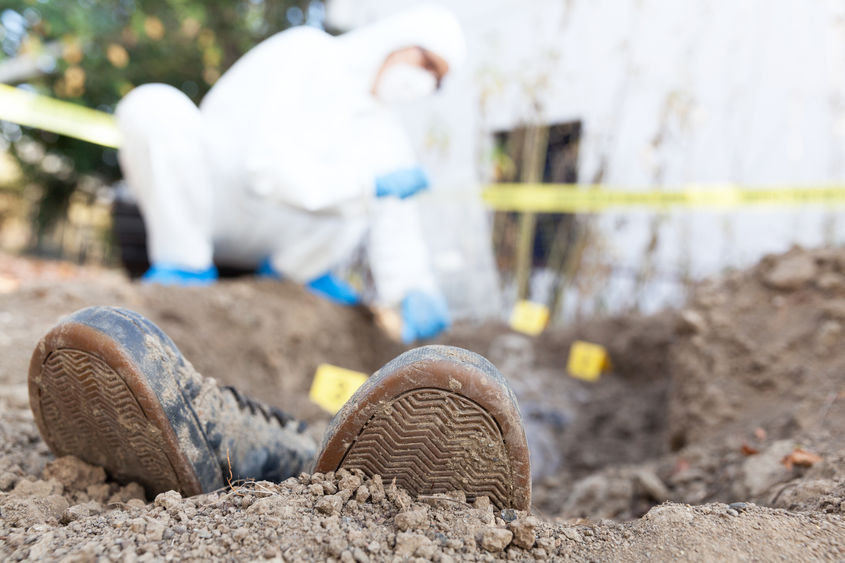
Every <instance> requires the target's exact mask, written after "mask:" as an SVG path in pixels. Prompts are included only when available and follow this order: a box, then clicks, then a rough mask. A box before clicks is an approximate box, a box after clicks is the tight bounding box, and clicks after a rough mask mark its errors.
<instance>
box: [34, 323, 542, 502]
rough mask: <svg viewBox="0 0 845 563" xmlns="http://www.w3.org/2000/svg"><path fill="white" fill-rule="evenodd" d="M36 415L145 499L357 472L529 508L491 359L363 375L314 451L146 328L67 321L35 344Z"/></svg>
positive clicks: (510, 416)
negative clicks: (234, 483)
mask: <svg viewBox="0 0 845 563" xmlns="http://www.w3.org/2000/svg"><path fill="white" fill-rule="evenodd" d="M29 396H30V405H31V407H32V411H33V413H34V415H35V420H36V423H37V424H38V428H39V430H40V431H41V435H42V436H43V438H44V441H45V442H47V444H48V445H49V447H50V448H51V449H52V450H53V452H54V453H55V454H56V455H74V456H76V457H78V458H80V459H82V460H84V461H86V462H88V463H91V464H93V465H98V466H102V467H104V468H105V469H106V471H107V472H108V473H109V474H110V475H111V476H112V477H113V478H114V479H116V480H118V481H123V482H127V481H136V482H138V483H140V484H142V485H143V486H144V488H145V489H146V491H147V494H148V495H150V496H152V495H155V494H158V493H160V492H163V491H167V490H171V489H172V490H177V491H180V492H181V493H182V494H184V495H195V494H199V493H203V492H208V491H213V490H216V489H219V488H221V487H224V486H225V485H226V484H227V482H229V479H230V475H231V476H233V477H234V478H235V479H237V478H247V479H256V480H268V481H277V482H278V481H282V480H284V479H286V478H288V477H290V476H294V475H298V474H299V473H300V472H302V471H318V472H328V471H337V470H338V469H341V468H346V469H349V470H354V469H360V470H361V471H363V472H364V473H365V474H366V475H368V476H373V475H381V477H382V479H384V480H385V481H386V482H388V483H389V482H392V480H393V479H396V483H397V484H398V485H400V486H402V487H404V488H405V489H407V490H408V491H409V492H410V493H411V494H415V495H420V494H433V493H448V492H451V491H463V492H464V493H465V494H466V496H467V498H468V499H469V500H472V499H473V498H476V497H479V496H482V495H484V496H487V497H489V499H490V500H491V501H492V502H493V504H494V505H496V506H498V507H499V508H508V507H510V508H517V509H523V510H524V509H527V508H528V507H529V506H530V503H531V484H530V471H529V462H528V448H527V445H526V441H525V432H524V430H523V427H522V421H521V418H520V414H519V410H518V407H517V404H516V399H515V398H514V395H513V392H512V391H511V389H510V387H509V386H508V384H507V383H506V381H505V380H504V378H503V377H502V376H501V374H500V373H499V372H498V371H497V370H496V368H494V367H493V366H492V365H491V364H490V363H489V362H488V361H487V360H485V359H484V358H482V357H481V356H479V355H477V354H473V353H471V352H468V351H466V350H462V349H459V348H453V347H447V346H426V347H422V348H417V349H415V350H411V351H409V352H406V353H404V354H402V355H401V356H399V357H397V358H396V359H394V360H393V361H391V362H390V363H388V364H387V365H386V366H384V367H383V368H382V369H381V370H379V371H378V372H376V373H375V374H374V375H373V376H372V377H370V378H369V379H368V380H367V382H366V383H365V384H364V385H363V386H362V387H361V388H360V389H359V390H358V391H357V392H356V393H355V395H354V396H353V397H352V398H351V399H350V400H349V401H348V402H347V404H346V405H345V406H344V407H343V409H341V411H340V412H339V413H338V414H337V415H336V416H335V418H334V419H333V420H332V422H331V424H330V426H329V428H328V430H327V432H326V434H325V436H324V438H323V443H322V446H321V447H320V449H319V451H318V449H317V447H316V444H314V442H313V441H312V440H311V439H310V437H308V435H307V434H305V433H304V432H303V430H304V424H302V423H299V422H297V421H295V420H293V419H292V418H291V417H289V416H287V415H285V414H284V413H282V412H281V411H279V410H277V409H274V408H270V407H267V406H265V405H262V404H260V403H258V402H256V401H253V400H251V399H249V398H247V397H245V396H243V395H242V394H240V393H239V392H238V391H237V390H236V389H234V388H232V387H222V386H218V384H217V383H216V382H215V381H214V380H213V379H209V378H204V377H202V376H200V375H199V374H198V373H196V371H194V369H193V368H192V367H191V365H190V364H189V363H188V362H187V361H185V359H184V358H183V357H182V355H181V353H180V352H179V350H178V349H177V348H176V345H175V344H174V343H173V341H172V340H171V339H170V338H169V337H168V336H167V335H165V334H164V333H163V332H162V331H161V330H160V329H159V328H158V327H157V326H155V325H154V324H153V323H152V322H150V321H149V320H147V319H146V318H144V317H143V316H141V315H139V314H137V313H134V312H132V311H128V310H125V309H118V308H112V307H92V308H88V309H83V310H81V311H78V312H76V313H74V314H73V315H70V316H69V317H67V318H66V319H65V320H63V321H62V322H61V323H60V324H59V325H57V326H56V327H54V328H53V329H52V330H51V331H50V332H49V333H48V334H47V335H46V336H45V337H44V338H43V339H42V340H41V342H39V344H38V346H37V348H36V349H35V352H34V353H33V356H32V361H31V363H30V369H29Z"/></svg>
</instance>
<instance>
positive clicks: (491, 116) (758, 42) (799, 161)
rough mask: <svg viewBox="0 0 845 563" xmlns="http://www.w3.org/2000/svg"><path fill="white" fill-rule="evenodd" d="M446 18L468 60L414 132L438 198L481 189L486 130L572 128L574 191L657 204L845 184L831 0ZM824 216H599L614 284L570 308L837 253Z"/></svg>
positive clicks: (582, 295) (485, 10)
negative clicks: (598, 190) (730, 186)
mask: <svg viewBox="0 0 845 563" xmlns="http://www.w3.org/2000/svg"><path fill="white" fill-rule="evenodd" d="M414 3H415V2H413V1H410V0H404V1H403V0H390V1H387V0H330V2H329V12H328V14H329V21H330V22H331V23H335V24H338V25H342V26H350V25H359V24H361V23H363V22H365V21H368V20H371V19H373V18H376V17H379V16H381V15H385V14H387V13H390V12H393V11H396V10H399V9H402V8H403V7H405V6H408V5H410V4H414ZM445 4H447V5H448V6H450V7H452V9H453V10H455V12H456V14H457V15H458V17H459V19H461V21H462V23H463V24H464V26H465V29H466V31H467V36H468V42H469V46H470V51H471V59H470V62H469V65H468V67H467V68H466V69H464V72H463V74H462V76H460V77H458V78H456V79H455V81H454V82H453V83H451V84H448V85H447V90H446V92H445V93H444V94H445V95H444V96H443V98H441V99H440V100H437V101H436V102H433V103H429V104H428V105H425V106H423V107H424V110H423V111H422V112H421V114H422V115H417V117H416V118H415V120H414V122H415V125H414V127H415V129H414V130H415V131H416V136H417V138H418V144H419V146H420V147H421V151H423V153H425V154H426V155H427V156H426V157H425V158H428V159H430V161H431V162H432V165H433V166H435V167H438V166H440V167H441V168H440V169H441V170H442V175H441V178H442V179H443V181H444V182H446V183H448V182H449V181H450V180H451V179H452V178H460V180H457V183H465V182H467V180H466V178H474V179H476V180H479V181H483V180H484V179H485V175H486V173H487V172H486V170H485V160H484V152H485V150H487V148H488V147H489V145H488V144H487V143H488V142H489V137H488V134H489V132H491V131H494V130H501V129H508V128H511V127H513V126H515V125H517V124H519V123H523V122H526V121H528V122H543V123H554V122H559V121H569V120H573V119H580V120H582V122H583V126H584V127H583V137H582V143H581V147H580V163H579V178H580V181H582V182H585V183H589V182H592V181H594V180H596V179H600V180H601V181H602V182H603V183H606V184H608V185H611V186H630V187H633V188H635V189H646V188H651V187H654V186H668V187H669V188H670V189H671V188H672V187H677V186H680V185H683V184H687V183H699V182H725V181H730V182H737V183H743V184H752V185H756V184H759V185H768V184H776V185H785V184H798V185H807V184H818V183H829V182H843V181H845V159H843V156H845V1H842V0H836V1H833V0H830V1H806V0H804V1H802V0H711V1H705V0H687V1H677V0H528V1H525V0H523V1H518V0H488V1H486V2H479V1H470V0H453V1H451V2H446V3H445ZM467 108H472V109H471V110H468V109H467ZM537 108H539V110H538V109H537ZM433 131H434V132H436V133H433ZM432 139H440V143H439V144H438V143H437V142H433V141H432ZM444 139H445V141H444ZM438 147H439V148H438ZM437 151H440V156H437V157H434V156H432V154H433V153H434V152H437ZM840 214H841V212H840V211H839V210H826V209H822V208H809V209H807V208H805V209H801V210H747V209H746V210H737V211H732V212H714V211H701V212H694V211H676V212H671V213H668V214H661V215H657V214H655V213H650V212H647V211H634V212H631V211H624V212H622V211H619V212H612V213H604V214H602V215H601V216H600V217H598V218H597V219H596V224H597V229H598V233H599V239H600V240H597V241H596V242H595V244H593V245H592V246H591V248H590V249H589V250H588V259H589V260H590V264H592V265H596V266H597V265H599V264H603V265H608V266H610V268H611V271H612V273H611V275H610V276H608V277H607V278H606V281H605V283H598V284H594V285H593V286H592V287H585V288H581V289H580V290H579V291H577V292H576V291H575V290H573V292H572V294H571V295H569V296H568V302H569V303H570V308H569V311H570V312H571V311H573V310H575V309H576V308H577V309H581V310H582V312H591V311H592V310H593V309H594V308H596V307H600V306H602V307H607V308H609V309H611V310H617V309H620V308H623V307H627V306H631V305H638V306H640V307H641V308H644V309H646V310H651V309H655V308H659V307H660V306H662V305H663V304H665V303H673V302H678V301H679V300H680V299H681V297H682V289H683V288H682V287H681V285H680V283H679V282H678V281H677V277H678V275H679V274H680V273H685V274H689V275H691V276H693V277H696V278H697V277H701V276H706V275H711V274H714V273H717V272H719V271H721V270H722V269H724V268H725V267H732V266H743V265H746V264H748V263H750V262H753V261H756V260H757V259H759V257H760V256H761V255H762V254H763V253H767V252H775V251H782V250H785V249H787V248H788V247H789V246H790V245H791V244H802V245H809V246H815V245H820V244H823V243H825V242H828V243H830V242H835V243H842V242H843V241H845V227H843V225H842V220H841V219H840ZM655 238H656V240H657V243H656V246H655V247H654V248H655V250H654V251H653V252H652V253H650V254H649V252H648V251H647V248H648V247H649V244H650V242H652V241H653V240H654V239H655ZM649 261H651V262H652V263H653V268H654V269H655V271H656V272H658V278H659V279H655V280H653V281H650V282H647V283H643V284H639V285H638V284H637V283H635V280H634V277H635V276H634V275H633V274H634V273H636V272H638V271H640V270H642V268H643V265H644V264H645V263H647V262H649ZM588 270H589V268H588ZM594 271H599V270H598V269H594ZM541 285H542V284H541ZM537 291H538V293H542V288H540V287H538V289H537ZM600 304H601V305H600Z"/></svg>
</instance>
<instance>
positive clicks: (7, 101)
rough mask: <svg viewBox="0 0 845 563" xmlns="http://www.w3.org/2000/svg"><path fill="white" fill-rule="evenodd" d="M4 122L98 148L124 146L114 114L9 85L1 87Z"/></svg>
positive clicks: (0, 95)
mask: <svg viewBox="0 0 845 563" xmlns="http://www.w3.org/2000/svg"><path fill="white" fill-rule="evenodd" d="M0 119H2V120H5V121H11V122H13V123H17V124H19V125H25V126H27V127H35V128H36V129H43V130H45V131H51V132H53V133H58V134H59V135H67V136H68V137H75V138H77V139H82V140H83V141H88V142H90V143H95V144H97V145H103V146H106V147H112V148H117V147H118V146H120V132H119V131H118V129H117V126H116V125H115V122H114V117H112V116H111V115H110V114H108V113H105V112H103V111H98V110H95V109H89V108H86V107H84V106H80V105H79V104H72V103H70V102H63V101H61V100H55V99H53V98H49V97H47V96H41V95H38V94H35V93H33V92H27V91H26V90H22V89H20V88H14V87H12V86H9V85H8V84H0Z"/></svg>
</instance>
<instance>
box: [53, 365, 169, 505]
mask: <svg viewBox="0 0 845 563" xmlns="http://www.w3.org/2000/svg"><path fill="white" fill-rule="evenodd" d="M39 389H40V394H39V400H40V404H41V417H42V419H43V423H44V426H45V428H46V429H47V435H46V436H45V437H44V438H45V441H47V442H48V445H49V446H50V448H51V449H52V450H53V451H54V452H55V453H56V454H57V455H74V456H76V457H78V458H80V459H82V460H84V461H86V462H88V463H91V464H93V465H99V466H101V467H103V468H105V469H106V471H107V472H108V473H109V474H110V475H111V476H112V477H113V478H115V479H116V480H118V481H122V482H126V481H136V482H138V483H140V484H142V485H144V487H145V488H146V489H147V490H148V491H149V490H170V489H175V490H179V480H178V478H177V475H176V472H175V470H174V469H173V466H172V465H171V463H170V461H169V460H168V459H167V456H166V455H165V454H164V451H163V449H164V443H163V442H162V441H161V440H160V437H161V430H159V429H158V428H156V427H155V426H154V425H153V424H152V423H151V422H150V421H149V420H148V419H147V417H146V416H145V415H144V412H143V410H142V409H141V406H140V404H139V403H138V401H137V399H136V397H135V395H134V394H133V393H132V391H131V390H130V389H129V387H128V386H127V385H126V383H125V382H124V381H123V379H122V378H121V377H120V375H118V374H117V373H116V372H115V371H114V370H113V369H112V368H111V367H110V366H109V365H108V364H107V363H106V362H104V361H103V360H102V359H100V358H99V357H97V356H95V355H93V354H90V353H88V352H85V351H81V350H74V349H67V348H63V349H59V350H54V351H53V352H52V353H50V355H49V356H48V357H47V358H46V360H45V361H44V363H43V364H42V369H41V378H40V383H39ZM139 468H140V470H141V471H140V472H139Z"/></svg>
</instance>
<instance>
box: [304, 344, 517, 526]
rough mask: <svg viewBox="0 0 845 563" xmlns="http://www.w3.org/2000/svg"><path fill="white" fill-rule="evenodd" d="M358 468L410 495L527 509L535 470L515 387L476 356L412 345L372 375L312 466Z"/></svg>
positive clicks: (336, 422)
mask: <svg viewBox="0 0 845 563" xmlns="http://www.w3.org/2000/svg"><path fill="white" fill-rule="evenodd" d="M339 469H347V470H355V469H359V470H361V471H363V472H364V474H366V475H368V476H373V475H380V476H381V477H382V479H383V480H384V481H385V482H387V483H390V482H392V481H393V480H394V479H395V480H396V484H397V485H399V486H402V487H403V488H405V489H406V490H407V491H408V492H410V493H411V494H413V495H417V496H418V495H430V494H436V493H449V492H452V491H463V492H464V494H465V495H466V497H467V500H468V501H473V500H474V499H476V498H477V497H480V496H487V497H489V499H490V500H491V502H492V503H493V504H494V505H495V506H497V507H499V508H516V509H519V510H528V509H529V507H530V506H531V472H530V464H529V458H528V445H527V442H526V439H525V430H524V429H523V426H522V418H521V416H520V413H519V408H518V406H517V403H516V398H515V397H514V394H513V391H512V390H511V389H510V386H509V385H508V384H507V382H506V381H505V379H504V378H503V377H502V375H501V374H500V373H499V372H498V370H496V368H495V367H493V365H492V364H491V363H490V362H488V361H487V360H486V359H484V358H483V357H481V356H479V355H478V354H474V353H472V352H469V351H467V350H463V349H461V348H454V347H450V346H425V347H422V348H417V349H415V350H411V351H409V352H406V353H404V354H402V355H401V356H399V357H397V358H396V359H395V360H393V361H391V362H390V363H388V364H387V365H386V366H385V367H383V368H382V369H381V370H379V371H378V372H376V373H375V374H374V375H373V376H372V377H370V378H369V379H368V380H367V382H366V383H365V384H364V385H363V386H362V387H361V388H360V389H359V390H358V391H357V392H356V393H355V395H354V396H353V397H352V398H351V399H350V400H349V401H348V402H347V403H346V405H344V407H343V408H342V409H341V411H340V412H339V413H338V414H337V415H336V416H335V418H334V419H333V420H332V422H331V424H330V425H329V429H328V430H327V432H326V435H325V437H324V439H323V446H322V449H321V452H320V454H319V456H318V458H317V461H316V463H315V467H314V471H316V472H321V473H326V472H329V471H337V470H339Z"/></svg>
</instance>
